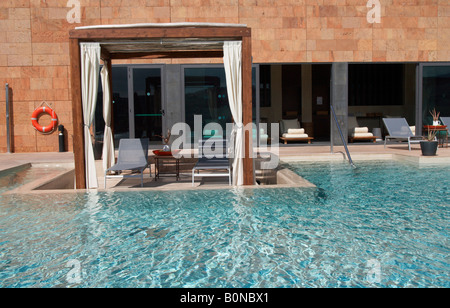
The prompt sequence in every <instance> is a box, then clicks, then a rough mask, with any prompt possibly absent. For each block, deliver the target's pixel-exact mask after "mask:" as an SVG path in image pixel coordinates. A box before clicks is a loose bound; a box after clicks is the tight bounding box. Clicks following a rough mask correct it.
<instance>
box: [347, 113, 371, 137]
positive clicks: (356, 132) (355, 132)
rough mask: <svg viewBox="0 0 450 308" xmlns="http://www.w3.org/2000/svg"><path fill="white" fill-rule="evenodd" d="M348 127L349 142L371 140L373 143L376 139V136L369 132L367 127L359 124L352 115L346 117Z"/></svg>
mask: <svg viewBox="0 0 450 308" xmlns="http://www.w3.org/2000/svg"><path fill="white" fill-rule="evenodd" d="M348 127H349V129H348V137H349V139H350V142H353V141H355V140H356V141H358V140H371V141H373V142H374V143H375V142H376V141H377V140H376V139H377V137H376V136H374V135H373V134H372V133H371V132H369V128H368V127H361V126H359V124H358V121H357V120H356V117H354V116H349V117H348Z"/></svg>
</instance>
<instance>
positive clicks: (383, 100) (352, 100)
mask: <svg viewBox="0 0 450 308" xmlns="http://www.w3.org/2000/svg"><path fill="white" fill-rule="evenodd" d="M348 67H349V73H348V75H349V87H348V105H349V106H379V105H388V106H392V105H403V65H402V64H350V65H349V66H348Z"/></svg>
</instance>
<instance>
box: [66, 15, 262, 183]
mask: <svg viewBox="0 0 450 308" xmlns="http://www.w3.org/2000/svg"><path fill="white" fill-rule="evenodd" d="M234 42H238V43H239V51H241V52H240V54H241V55H240V62H239V70H241V73H242V75H240V76H239V79H238V80H239V83H240V84H241V86H242V88H240V90H241V91H236V93H239V95H238V96H239V97H238V101H239V104H242V105H241V106H240V108H242V110H240V112H241V113H240V114H239V117H242V122H241V123H240V124H239V125H238V127H242V126H245V125H247V124H250V123H252V63H251V62H252V57H251V54H252V49H251V29H250V28H248V27H246V26H245V25H235V24H211V23H175V24H173V23H171V24H133V25H101V26H88V27H79V28H76V29H74V30H71V31H70V59H71V90H72V112H73V130H74V132H73V149H74V159H75V176H76V188H77V189H85V188H90V187H89V184H88V183H87V182H88V181H89V179H88V178H89V176H87V171H86V170H88V171H89V168H95V165H94V166H89V165H88V163H89V160H88V159H87V158H86V157H87V156H88V154H87V152H86V144H87V143H89V141H90V140H87V139H89V138H90V137H89V136H88V137H86V136H87V135H88V134H87V133H86V130H88V129H89V126H90V124H89V121H87V120H86V118H87V117H89V116H90V115H89V114H87V112H86V111H85V112H84V110H86V106H85V105H83V104H85V100H86V96H89V93H88V94H86V88H89V87H88V86H83V85H84V84H86V83H87V84H89V83H93V82H92V80H90V79H89V78H87V77H86V70H92V68H91V67H89V68H86V66H85V65H84V64H83V63H84V61H85V59H83V57H85V56H86V55H87V56H86V57H89V54H88V53H83V50H84V48H85V45H89V44H95V45H96V46H98V47H97V50H98V52H99V54H100V55H99V57H101V59H102V60H103V61H104V66H105V67H106V69H107V71H108V74H109V75H108V74H106V75H105V76H107V77H106V78H109V80H110V81H111V65H112V61H113V60H117V59H161V58H222V57H224V49H225V46H228V45H230V46H231V45H232V44H228V43H234ZM232 57H233V55H231V58H232ZM224 60H225V58H224ZM224 62H225V61H224ZM226 69H227V67H226ZM232 70H233V69H232ZM97 73H98V72H97ZM102 75H103V72H102ZM108 76H109V77H108ZM97 77H98V76H97ZM102 77H103V76H102ZM240 78H241V79H240ZM88 79H89V80H88ZM227 79H228V77H227ZM97 82H98V81H97ZM110 84H111V83H110ZM227 85H228V80H227ZM228 86H229V85H228ZM88 90H89V89H88ZM90 92H93V91H92V90H90ZM109 92H110V93H111V89H110V91H109ZM110 93H109V94H110ZM94 94H95V93H90V95H91V96H92V97H94ZM235 96H236V95H235ZM107 97H108V99H109V100H111V95H108V96H107ZM240 97H242V103H241V102H240ZM94 105H95V104H94ZM91 112H92V111H91ZM232 112H233V110H232ZM233 118H235V114H233ZM235 122H236V119H235ZM236 123H238V122H236ZM251 137H252V136H251V134H249V132H248V131H245V136H243V144H244V145H245V146H244V148H245V153H244V152H242V154H243V158H242V169H243V174H242V177H243V181H242V183H241V184H240V185H253V184H254V176H253V174H254V173H253V161H252V152H251V151H252V143H251ZM87 148H88V147H87Z"/></svg>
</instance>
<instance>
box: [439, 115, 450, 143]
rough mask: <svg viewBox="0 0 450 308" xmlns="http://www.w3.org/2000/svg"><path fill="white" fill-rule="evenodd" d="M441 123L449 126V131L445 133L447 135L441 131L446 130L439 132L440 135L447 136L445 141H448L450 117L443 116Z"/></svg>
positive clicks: (448, 127)
mask: <svg viewBox="0 0 450 308" xmlns="http://www.w3.org/2000/svg"><path fill="white" fill-rule="evenodd" d="M441 123H442V125H445V126H447V132H446V134H445V136H442V135H441V133H445V132H439V136H440V137H442V138H444V137H445V141H446V142H448V134H449V133H450V130H449V129H450V117H441Z"/></svg>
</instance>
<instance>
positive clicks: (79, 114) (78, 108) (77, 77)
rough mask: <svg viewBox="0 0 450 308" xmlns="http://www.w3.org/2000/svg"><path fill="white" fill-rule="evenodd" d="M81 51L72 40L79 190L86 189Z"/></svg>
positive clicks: (73, 96) (74, 131)
mask: <svg viewBox="0 0 450 308" xmlns="http://www.w3.org/2000/svg"><path fill="white" fill-rule="evenodd" d="M80 59H81V50H80V44H79V40H78V39H70V69H71V72H70V76H71V77H70V78H71V80H70V84H71V92H72V118H73V154H74V160H75V180H76V188H77V189H85V188H86V170H85V161H84V130H83V107H82V101H81V61H80Z"/></svg>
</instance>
